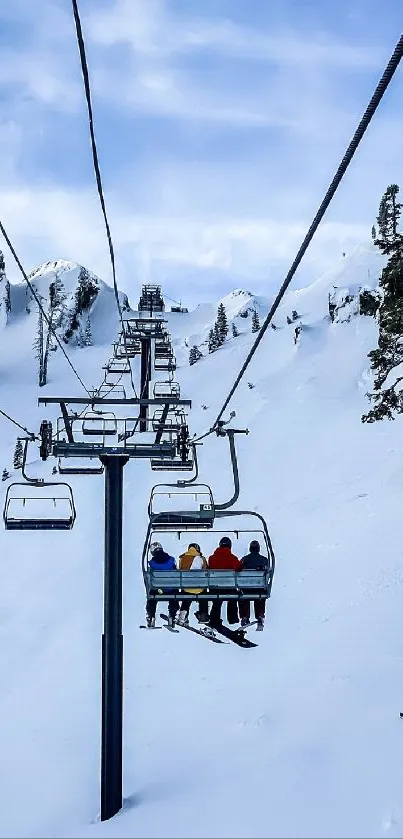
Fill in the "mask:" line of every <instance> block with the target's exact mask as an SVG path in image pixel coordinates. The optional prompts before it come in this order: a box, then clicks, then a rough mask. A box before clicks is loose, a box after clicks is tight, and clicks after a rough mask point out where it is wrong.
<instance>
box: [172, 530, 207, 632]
mask: <svg viewBox="0 0 403 839" xmlns="http://www.w3.org/2000/svg"><path fill="white" fill-rule="evenodd" d="M206 568H207V560H206V558H205V557H204V556H203V554H202V552H201V549H200V545H198V544H197V542H191V543H190V545H189V546H188V549H187V551H185V553H183V554H181V555H180V557H179V571H197V570H198V571H201V570H203V571H204V570H205V569H206ZM184 590H185V591H186V592H187V593H188V594H200V593H201V592H202V591H203V589H201V588H185V589H184ZM191 602H192V599H191V598H189V599H188V600H182V603H181V605H180V611H179V615H178V620H180V621H181V622H182V623H189V609H190V605H191ZM195 615H196V617H197V619H198V621H199V623H207V622H208V619H209V616H208V601H207V600H206V601H204V602H203V601H201V602H200V607H199V611H198V612H195Z"/></svg>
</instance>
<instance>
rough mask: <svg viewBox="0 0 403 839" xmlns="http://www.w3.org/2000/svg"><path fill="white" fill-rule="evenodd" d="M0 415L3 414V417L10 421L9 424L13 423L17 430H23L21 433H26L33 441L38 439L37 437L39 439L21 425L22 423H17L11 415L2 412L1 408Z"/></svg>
mask: <svg viewBox="0 0 403 839" xmlns="http://www.w3.org/2000/svg"><path fill="white" fill-rule="evenodd" d="M0 414H2V416H3V417H5V418H6V419H7V420H9V422H12V423H13V424H14V425H16V426H17V428H21V431H25V433H26V434H27V435H28V437H30V439H31V440H35V439H36V437H37V435H36V434H33V433H32V431H28V428H25V425H21V423H19V422H17V420H15V419H13V418H12V417H10V416H9V414H6V412H5V411H2V410H1V408H0Z"/></svg>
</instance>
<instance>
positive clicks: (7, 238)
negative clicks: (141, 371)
mask: <svg viewBox="0 0 403 839" xmlns="http://www.w3.org/2000/svg"><path fill="white" fill-rule="evenodd" d="M0 231H1V233H2V234H3V236H4V239H5V240H6V242H7V245H8V247H9V249H10V251H11V253H12V255H13V257H14V259H15V261H16V263H17V265H18V268H19V269H20V271H21V274H22V276H23V278H24V280H25V282H26V284H27V286H28V288H29V289H30V291H31V294H32V295H33V297H34V298H35V300H36V303H37V305H38V308H39V309H40V311H41V312H42V315H43V318H44V320H45V321H46V323H47V325H48V327H49V330H50V332H51V333H52V335H53V337H54V338H55V339H56V341H57V343H58V345H59V347H60V349H61V351H62V353H63V355H64V357H65V358H66V359H67V361H68V363H69V365H70V367H71V369H72V371H73V373H74V375H75V376H76V377H77V379H78V381H79V382H80V384H81V385H82V387H83V388H84V390H85V392H86V393H87V394H88V396H91V394H90V392H89V390H88V389H87V388H86V386H85V384H84V382H83V380H82V378H81V376H80V375H79V374H78V373H77V370H76V368H75V367H74V364H73V362H72V361H71V360H70V358H69V356H68V354H67V352H66V350H65V349H64V346H63V344H62V342H61V340H60V338H59V336H58V334H57V332H56V330H55V329H54V328H53V326H52V323H51V321H50V318H49V317H48V315H47V314H46V312H45V310H44V308H43V306H42V303H41V300H40V297H39V295H38V294H37V292H36V289H35V286H33V284H32V283H31V281H30V279H29V278H28V275H27V273H26V271H25V270H24V268H23V266H22V264H21V262H20V260H19V257H18V254H17V252H16V251H15V249H14V247H13V245H12V243H11V241H10V239H9V237H8V234H7V232H6V230H5V228H4V226H3V224H2V222H1V221H0Z"/></svg>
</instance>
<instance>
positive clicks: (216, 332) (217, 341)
mask: <svg viewBox="0 0 403 839" xmlns="http://www.w3.org/2000/svg"><path fill="white" fill-rule="evenodd" d="M214 341H215V345H216V349H217V350H218V348H219V347H221V344H222V343H223V341H222V338H221V332H220V327H219V325H218V322H217V321H216V322H215V324H214Z"/></svg>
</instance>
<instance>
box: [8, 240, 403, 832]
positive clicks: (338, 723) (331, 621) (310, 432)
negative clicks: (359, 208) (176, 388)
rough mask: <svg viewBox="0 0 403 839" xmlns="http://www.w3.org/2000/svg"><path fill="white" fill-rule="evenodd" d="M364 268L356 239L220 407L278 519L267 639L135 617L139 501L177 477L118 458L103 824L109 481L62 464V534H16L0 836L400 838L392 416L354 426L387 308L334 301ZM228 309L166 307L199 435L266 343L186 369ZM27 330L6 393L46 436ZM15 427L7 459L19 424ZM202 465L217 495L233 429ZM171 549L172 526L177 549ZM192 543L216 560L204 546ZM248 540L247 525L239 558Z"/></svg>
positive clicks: (401, 575)
mask: <svg viewBox="0 0 403 839" xmlns="http://www.w3.org/2000/svg"><path fill="white" fill-rule="evenodd" d="M366 260H367V263H366ZM373 260H374V253H373V250H371V249H370V248H367V249H366V248H362V249H361V250H360V252H359V254H353V255H351V262H352V264H351V263H350V258H349V257H346V258H345V259H344V260H343V266H341V267H339V266H336V267H335V271H334V275H333V276H332V275H328V276H327V277H326V278H320V280H318V281H317V282H315V283H313V285H312V286H311V287H309V288H307V289H304V290H301V291H290V293H289V294H288V295H287V299H286V300H285V301H284V303H283V305H282V307H281V311H279V313H278V318H277V320H278V323H279V326H280V327H281V328H279V329H278V330H276V331H273V330H269V331H268V333H267V334H266V336H265V338H264V340H263V341H262V343H261V345H260V347H259V349H258V352H257V353H256V355H255V356H254V359H253V361H252V363H251V365H250V368H249V369H248V371H247V373H246V375H245V377H244V379H243V381H242V382H241V384H240V386H239V389H238V391H237V393H236V395H235V397H234V399H233V401H232V403H231V406H230V408H229V409H228V415H229V410H230V409H233V410H235V411H236V417H235V419H234V422H233V425H234V427H237V428H242V427H246V426H247V427H248V428H249V430H250V433H249V435H247V436H246V435H238V436H237V449H238V454H239V465H240V474H241V495H240V499H239V502H238V503H237V506H238V508H240V509H241V508H243V509H250V510H257V511H259V512H261V513H262V514H263V515H264V516H265V518H266V520H267V523H268V526H269V531H270V533H271V537H272V541H273V546H274V550H275V553H276V559H277V564H276V572H275V576H274V583H273V590H272V598H271V600H270V602H269V603H268V606H267V620H266V627H265V631H264V632H263V633H260V634H259V635H255V634H254V630H253V628H252V629H251V630H249V636H250V638H251V639H252V640H255V638H257V639H258V647H257V648H255V649H252V650H243V649H240V648H238V647H236V646H235V645H232V644H230V645H227V646H225V647H224V646H223V645H218V644H217V645H214V644H211V643H208V642H206V641H205V640H204V639H202V638H198V637H197V636H195V635H193V634H192V633H187V632H185V631H180V633H179V634H178V635H173V634H171V633H168V632H166V631H164V630H161V631H159V632H149V633H148V632H147V631H145V630H140V629H139V628H138V627H139V624H140V623H143V622H144V592H143V586H142V578H141V568H140V558H141V550H142V541H143V537H144V536H145V530H146V525H147V515H146V511H147V503H148V496H149V492H150V490H151V487H152V485H153V484H154V483H157V482H159V481H160V480H161V481H163V480H167V479H168V480H169V481H171V480H172V475H171V474H166V475H165V474H164V473H152V472H151V470H150V468H149V466H148V464H146V463H144V462H142V461H137V462H131V463H129V464H128V465H127V466H126V468H125V525H124V650H125V688H124V709H125V721H124V727H125V730H124V796H125V805H124V808H123V811H122V812H121V813H120V814H119V815H118V816H117V817H115V818H114V819H112V820H111V821H110V822H107V823H100V822H99V820H98V814H99V762H100V665H101V654H100V638H101V632H102V561H103V553H102V551H103V478H102V476H89V477H88V476H86V477H85V476H71V479H70V478H69V480H70V481H71V485H72V487H73V489H74V494H75V502H76V507H77V521H76V524H75V527H74V529H73V530H72V531H71V532H51V533H49V532H47V533H21V532H8V531H4V530H3V531H2V532H1V534H0V539H1V555H2V583H1V586H0V678H1V684H2V691H1V695H0V729H1V730H0V742H1V752H0V754H1V758H0V835H1V836H4V837H72V836H74V837H100V839H102V837H167V839H168V837H203V836H204V837H205V836H209V837H228V836H234V837H290V836H293V837H341V836H342V837H362V836H367V837H399V836H400V837H401V836H403V801H402V793H401V780H400V766H401V752H402V747H403V743H402V742H401V741H402V739H403V731H402V725H403V723H402V721H401V720H400V719H399V711H400V709H401V708H402V706H401V705H400V702H401V696H402V668H403V658H402V643H401V614H402V606H403V563H402V547H401V539H400V520H401V497H400V492H401V491H402V489H403V477H402V475H403V469H402V466H403V462H402V461H403V456H402V453H401V433H400V422H399V421H396V422H394V423H373V424H363V423H361V421H360V416H361V414H362V413H363V412H364V411H366V410H367V409H368V401H367V399H366V397H365V387H363V382H365V381H366V379H367V378H368V359H367V353H368V351H369V350H370V349H372V348H373V347H374V346H375V342H376V324H375V322H374V320H373V319H372V318H369V317H359V316H355V317H352V318H351V320H350V321H349V322H344V323H333V324H332V323H331V322H330V320H329V318H328V316H327V314H328V310H327V299H328V294H329V291H332V290H333V285H339V286H340V288H343V289H346V288H350V287H351V285H352V284H353V283H354V282H356V283H357V284H358V285H360V284H361V283H363V284H364V283H365V282H366V279H365V274H367V276H368V271H367V270H366V269H367V268H369V269H370V273H371V272H372V271H374V272H375V267H374V265H375V264H376V260H375V262H374V261H373ZM357 266H358V268H357ZM343 267H344V271H343ZM358 269H359V271H358ZM357 271H358V273H359V275H357ZM354 278H355V279H354ZM39 280H40V278H39ZM39 280H38V281H39ZM239 291H242V290H238V292H239ZM106 295H107V292H105V301H106ZM236 298H239V304H240V307H242V306H244V305H246V306H247V305H249V302H248V301H249V300H250V299H251V298H250V296H248V295H247V293H243V292H242V293H235V292H234V293H233V313H232V315H231V317H236V316H237V315H236V312H237V311H238V312H239V311H240V309H239V308H238V309H237V300H236ZM108 300H109V303H108V304H107V303H106V302H105V306H104V307H103V306H101V305H100V306H99V308H98V311H97V312H96V311H94V312H93V313H92V320H93V322H94V323H93V327H94V331H95V330H96V329H98V333H97V334H98V336H99V339H98V342H97V344H96V345H95V346H94V347H89V348H85V349H77V348H68V351H69V353H71V356H72V358H73V360H74V363H75V364H77V367H78V369H79V372H80V375H82V376H83V378H84V381H85V382H90V383H91V384H92V385H94V386H95V385H96V384H99V383H100V381H101V380H102V371H101V366H102V364H103V363H105V359H107V358H108V357H109V355H110V343H108V342H109V334H110V332H111V331H112V327H110V326H108V324H110V321H113V320H114V318H115V315H114V313H113V310H112V309H111V308H110V309H109V308H108V305H109V306H110V307H112V303H113V300H112V298H111V297H109V298H108ZM254 303H255V300H254V298H253V305H254ZM269 303H270V301H261V306H262V310H264V307H266V311H267V308H268V305H269ZM216 308H217V303H214V304H206V305H205V306H199V307H198V308H197V309H196V310H195V312H191V313H189V314H188V315H186V314H175V313H172V314H168V315H167V320H168V321H169V328H170V330H171V331H172V335H173V340H174V345H175V350H176V354H177V357H178V359H179V361H180V367H179V369H178V372H177V378H178V380H179V381H180V383H181V388H182V393H181V395H182V396H183V397H184V398H187V397H190V398H192V400H193V405H192V411H191V415H190V428H191V432H192V433H193V432H195V433H196V432H197V433H199V432H202V431H204V430H206V428H208V427H209V426H210V425H211V424H212V422H213V421H214V419H215V417H216V414H217V412H218V409H219V408H220V406H221V404H222V401H223V399H224V397H225V395H226V393H227V391H228V388H229V385H230V384H231V383H232V381H233V380H234V377H235V374H236V372H237V371H238V369H239V366H240V364H241V362H242V360H243V359H244V358H245V355H246V352H247V351H248V349H249V348H250V346H251V343H252V341H253V337H254V336H252V335H251V333H250V321H251V319H250V318H249V319H244V320H242V318H241V319H239V322H240V323H241V324H242V323H243V324H245V328H244V332H243V334H241V335H240V336H239V337H237V338H234V339H232V338H231V339H229V340H228V341H227V342H226V344H225V345H224V346H223V347H222V348H221V349H220V350H218V351H217V352H216V353H214V354H212V355H210V356H206V357H204V358H203V359H201V361H199V362H198V363H197V364H195V365H193V366H192V367H189V366H188V362H187V355H186V353H185V347H184V341H185V339H188V340H189V343H190V340H191V337H192V336H194V335H199V336H200V335H205V334H207V333H208V330H209V328H210V326H211V322H212V321H213V320H214V318H215V313H216ZM294 308H295V309H297V311H298V313H299V314H300V315H301V318H302V324H303V327H304V328H303V329H302V331H301V334H300V337H299V341H298V343H297V344H296V345H295V344H294V328H295V327H294V325H290V326H288V325H287V323H286V315H287V314H288V313H290V312H291V311H292V309H294ZM35 321H36V317H33V316H32V315H31V316H27V317H25V315H24V314H21V315H20V316H18V317H17V318H15V319H13V318H12V319H11V322H10V323H9V325H8V326H7V327H6V328H5V329H4V330H3V331H2V332H1V333H0V345H1V350H2V351H1V354H0V358H1V362H0V364H1V370H0V376H1V383H2V385H1V386H2V399H1V405H2V407H4V408H5V410H7V411H8V412H10V413H11V414H12V415H13V416H16V417H17V418H21V419H23V422H24V424H25V423H26V424H27V425H28V426H29V427H30V428H34V429H37V428H38V427H39V422H40V420H41V419H42V418H43V417H44V416H46V417H47V418H50V419H53V420H54V419H55V417H56V413H55V412H52V409H51V407H49V408H47V409H46V410H44V409H43V408H41V409H38V408H37V407H36V399H37V396H38V388H37V387H36V384H35V365H34V359H33V357H32V355H33V354H32V350H31V347H32V343H33V334H34V331H35ZM116 326H117V321H115V327H116ZM104 327H108V329H105V333H106V337H105V340H104V342H103V343H102V341H101V336H102V334H103V329H104ZM108 330H109V331H108ZM181 348H182V349H181ZM50 372H51V381H50V383H49V385H47V386H46V388H43V389H42V391H43V392H44V393H48V394H55V395H60V393H67V392H68V393H71V394H74V393H77V392H78V389H77V388H78V384H77V383H75V382H74V378H73V374H72V372H71V370H70V369H69V368H68V366H67V364H66V362H65V360H64V359H63V358H62V357H61V353H60V351H57V352H56V353H54V354H53V355H52V359H51V368H50ZM126 378H128V377H126ZM160 378H163V374H162V375H161V376H160ZM248 381H250V382H252V383H253V384H254V385H255V387H254V388H253V390H250V389H249V388H248V386H247V382H248ZM202 405H207V406H208V408H207V410H203V408H202ZM1 429H2V434H1V452H2V455H3V464H4V466H5V465H8V466H9V468H10V469H11V466H10V464H11V462H12V453H13V448H14V442H15V436H16V434H17V429H15V428H13V426H11V425H9V424H8V423H6V422H5V420H1ZM37 457H38V455H37V449H35V447H34V446H32V447H31V448H30V461H31V462H30V466H29V468H30V472H31V473H32V474H35V473H37V474H40V475H42V476H45V475H50V474H51V469H52V465H53V461H52V460H50V461H49V462H48V463H46V464H42V463H41V462H40V461H39V460H38V459H37ZM199 460H200V480H201V481H202V482H203V481H206V482H207V483H209V484H211V486H212V489H213V493H214V496H215V498H216V499H218V500H219V501H224V500H226V499H227V498H228V497H229V496H230V494H231V492H232V486H231V479H230V471H229V452H228V444H227V442H226V441H225V440H222V439H218V438H216V437H215V436H210V437H208V438H207V440H206V441H205V444H204V446H203V448H202V449H200V450H199ZM182 477H183V475H182ZM9 483H10V482H5V483H4V489H6V488H7V486H8V485H9ZM248 523H249V525H250V520H248ZM251 538H253V534H251ZM172 540H173V537H170V538H169V539H166V538H165V537H164V539H161V537H160V535H159V541H163V544H164V545H166V546H167V547H168V548H169V549H171V546H172V547H174V543H173V541H172ZM184 541H186V540H181V541H178V540H176V549H175V550H176V555H178V554H179V553H180V551H181V550H182V548H183V544H184ZM197 541H198V542H199V543H200V544H201V547H202V549H203V552H204V553H205V554H207V553H208V551H209V550H210V549H211V546H212V537H211V536H209V537H208V538H207V537H205V535H204V534H203V533H200V534H198V539H197ZM248 542H249V534H245V535H244V536H240V538H239V540H237V539H236V538H235V537H234V551H235V553H237V554H238V555H240V554H242V553H244V552H246V551H247V548H248Z"/></svg>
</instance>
